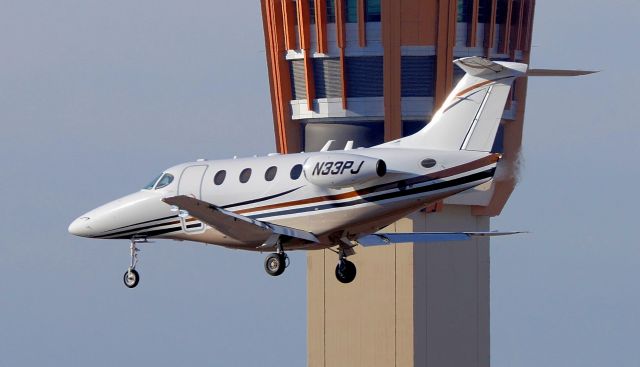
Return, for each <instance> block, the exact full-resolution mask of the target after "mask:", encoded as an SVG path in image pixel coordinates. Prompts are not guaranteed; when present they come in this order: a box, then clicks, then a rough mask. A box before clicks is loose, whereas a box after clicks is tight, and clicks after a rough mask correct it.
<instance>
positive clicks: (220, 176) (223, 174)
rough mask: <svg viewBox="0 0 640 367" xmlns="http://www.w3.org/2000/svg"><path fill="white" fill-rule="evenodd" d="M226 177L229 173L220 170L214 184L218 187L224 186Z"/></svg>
mask: <svg viewBox="0 0 640 367" xmlns="http://www.w3.org/2000/svg"><path fill="white" fill-rule="evenodd" d="M226 177H227V171H225V170H220V171H218V172H217V173H216V175H215V176H213V183H214V184H216V185H222V183H223V182H224V179H225V178H226Z"/></svg>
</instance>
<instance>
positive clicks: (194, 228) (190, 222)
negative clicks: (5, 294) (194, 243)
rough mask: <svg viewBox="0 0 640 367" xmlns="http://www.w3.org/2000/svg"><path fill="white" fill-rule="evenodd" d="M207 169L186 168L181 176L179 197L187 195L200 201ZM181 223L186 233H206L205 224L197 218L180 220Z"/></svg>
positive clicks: (199, 166)
mask: <svg viewBox="0 0 640 367" xmlns="http://www.w3.org/2000/svg"><path fill="white" fill-rule="evenodd" d="M207 168H208V166H207V165H195V166H189V167H187V168H185V169H184V170H183V171H182V174H181V175H180V182H179V183H178V195H187V196H191V197H192V198H196V199H200V198H201V197H202V179H203V177H204V173H205V172H206V171H207ZM180 222H181V223H182V229H183V230H184V231H185V232H191V233H193V232H202V231H204V224H203V223H202V222H200V221H199V220H196V219H195V218H190V217H187V218H180Z"/></svg>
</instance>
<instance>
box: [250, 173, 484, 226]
mask: <svg viewBox="0 0 640 367" xmlns="http://www.w3.org/2000/svg"><path fill="white" fill-rule="evenodd" d="M495 170H496V169H495V168H491V169H489V170H486V171H483V172H478V173H474V174H472V175H469V176H465V177H460V178H456V179H453V180H450V181H443V182H438V183H435V184H433V185H429V186H422V187H416V188H412V189H399V190H397V191H393V192H389V193H385V194H380V195H377V196H372V197H367V198H361V199H358V200H353V201H349V202H342V203H330V204H324V205H320V206H310V207H305V208H297V209H286V210H281V211H277V212H271V213H264V214H256V215H249V216H248V217H249V218H253V219H260V218H267V217H275V216H280V215H287V214H296V213H304V212H308V211H317V210H325V209H333V208H343V207H348V206H353V205H359V204H364V203H367V202H376V201H381V200H387V199H393V198H397V197H403V196H410V195H415V194H420V193H424V192H429V191H436V190H442V189H446V188H449V187H453V186H459V185H463V184H466V183H470V182H474V181H479V180H482V179H485V178H491V177H493V174H494V172H495Z"/></svg>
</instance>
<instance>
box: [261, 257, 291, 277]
mask: <svg viewBox="0 0 640 367" xmlns="http://www.w3.org/2000/svg"><path fill="white" fill-rule="evenodd" d="M286 267H287V264H286V256H285V255H284V254H276V253H273V254H271V255H269V256H267V258H266V259H264V270H265V271H266V272H267V274H269V275H271V276H274V277H275V276H278V275H280V274H282V273H284V269H285V268H286Z"/></svg>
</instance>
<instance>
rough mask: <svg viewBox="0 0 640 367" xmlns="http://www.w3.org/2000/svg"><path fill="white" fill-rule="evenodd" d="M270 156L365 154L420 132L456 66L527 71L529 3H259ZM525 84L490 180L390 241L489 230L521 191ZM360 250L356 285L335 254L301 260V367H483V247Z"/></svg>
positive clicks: (509, 114)
mask: <svg viewBox="0 0 640 367" xmlns="http://www.w3.org/2000/svg"><path fill="white" fill-rule="evenodd" d="M260 4H261V7H262V17H263V25H264V35H265V44H266V51H267V52H266V56H267V66H268V74H269V85H270V91H271V101H272V107H273V123H274V130H275V139H276V144H277V148H278V151H279V152H281V153H293V152H298V151H316V150H320V149H321V148H322V147H323V146H324V145H325V143H326V142H327V141H328V140H335V142H334V143H333V145H332V149H342V148H344V146H345V145H346V144H347V142H348V141H353V142H354V148H357V147H361V146H364V147H368V146H372V145H375V144H379V143H382V142H384V141H389V140H393V139H397V138H400V137H402V136H406V135H409V134H412V133H413V132H416V131H417V130H419V129H421V128H422V127H424V126H425V125H426V124H427V123H429V120H430V118H431V115H432V113H433V112H434V111H435V110H436V109H437V108H438V107H439V106H440V104H441V103H442V102H443V101H444V99H445V98H446V96H447V94H448V93H449V91H450V90H451V89H452V87H453V85H454V83H456V81H457V80H458V79H459V78H461V76H462V71H461V70H459V69H458V68H457V67H456V66H454V64H453V62H452V61H453V60H454V59H456V58H459V57H465V56H476V55H477V56H484V57H487V58H490V59H493V60H512V61H518V62H524V63H528V62H529V52H530V47H531V33H532V26H533V18H534V8H535V0H261V2H260ZM526 90H527V80H526V79H524V78H522V79H518V80H516V82H515V85H514V88H513V89H512V93H511V97H510V98H509V99H508V101H507V104H506V107H505V111H504V115H503V120H502V123H501V126H500V129H499V131H498V134H497V137H496V141H495V142H494V147H493V151H494V152H500V153H502V154H503V159H502V160H501V162H500V164H499V168H498V170H499V172H501V173H500V174H499V175H498V176H497V178H496V179H494V180H492V181H491V182H489V183H487V184H485V185H482V186H481V187H478V188H476V189H474V190H470V191H467V192H464V193H462V194H459V195H456V196H454V197H452V198H449V199H447V200H445V201H444V202H440V203H436V204H434V205H432V206H430V207H428V208H424V209H423V210H422V211H420V212H417V213H415V214H413V215H412V216H410V217H409V218H406V219H403V220H400V221H398V222H397V223H395V224H394V225H392V226H391V228H387V229H386V231H393V230H396V231H403V232H406V231H425V230H429V231H438V230H441V231H456V230H465V231H483V230H489V229H490V217H492V216H496V215H499V214H500V212H501V210H502V208H503V206H504V205H505V203H506V202H507V200H508V198H509V196H510V194H511V192H512V191H513V189H514V187H515V175H514V172H515V167H516V161H517V158H518V154H519V151H520V145H521V139H522V128H523V117H524V111H525V97H526ZM473 241H474V242H472V243H468V242H467V243H462V244H460V245H457V244H451V243H449V244H447V245H446V246H442V245H438V244H435V245H413V244H406V245H396V246H389V247H378V248H367V249H361V248H357V249H356V253H357V254H356V255H354V256H351V257H350V258H349V259H350V260H352V261H353V262H354V263H356V265H357V266H358V276H357V277H356V280H355V281H354V282H353V283H350V284H341V283H339V282H337V281H336V279H335V277H334V274H333V272H334V268H335V264H336V261H337V256H336V255H335V254H334V253H333V252H331V251H327V250H325V251H315V252H310V253H309V254H308V257H307V270H308V275H307V284H308V293H307V303H308V306H307V307H308V320H307V323H308V324H307V326H308V341H307V342H308V348H307V349H308V365H309V366H312V367H315V366H332V367H334V366H393V365H395V366H488V365H489V363H490V360H489V350H490V348H489V347H490V337H489V317H490V310H489V304H490V302H489V300H490V293H489V290H490V283H489V270H490V267H489V260H490V257H489V240H488V239H476V240H473Z"/></svg>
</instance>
